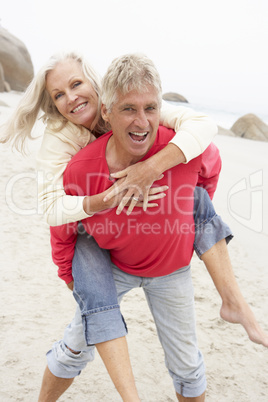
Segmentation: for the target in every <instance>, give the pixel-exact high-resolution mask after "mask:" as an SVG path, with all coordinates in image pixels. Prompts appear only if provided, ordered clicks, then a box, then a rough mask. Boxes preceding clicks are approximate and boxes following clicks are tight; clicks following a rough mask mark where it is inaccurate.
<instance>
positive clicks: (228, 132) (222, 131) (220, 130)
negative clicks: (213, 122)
mask: <svg viewBox="0 0 268 402" xmlns="http://www.w3.org/2000/svg"><path fill="white" fill-rule="evenodd" d="M218 134H219V135H229V137H235V133H234V132H233V131H231V130H228V129H227V128H223V127H221V126H218Z"/></svg>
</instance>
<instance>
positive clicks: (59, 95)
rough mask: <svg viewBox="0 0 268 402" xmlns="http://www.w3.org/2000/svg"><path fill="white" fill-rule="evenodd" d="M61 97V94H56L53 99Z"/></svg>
mask: <svg viewBox="0 0 268 402" xmlns="http://www.w3.org/2000/svg"><path fill="white" fill-rule="evenodd" d="M62 95H63V94H62V93H58V94H56V96H55V99H56V100H58V99H59V98H60V97H61V96H62Z"/></svg>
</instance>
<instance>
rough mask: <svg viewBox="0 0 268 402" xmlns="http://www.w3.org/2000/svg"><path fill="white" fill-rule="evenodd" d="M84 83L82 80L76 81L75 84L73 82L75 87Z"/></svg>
mask: <svg viewBox="0 0 268 402" xmlns="http://www.w3.org/2000/svg"><path fill="white" fill-rule="evenodd" d="M81 84H82V83H81V81H76V82H75V83H74V84H73V87H74V88H75V87H78V86H79V85H81Z"/></svg>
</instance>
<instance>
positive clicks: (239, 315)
mask: <svg viewBox="0 0 268 402" xmlns="http://www.w3.org/2000/svg"><path fill="white" fill-rule="evenodd" d="M220 316H221V318H222V319H223V320H225V321H228V322H231V323H233V324H241V325H242V326H243V327H244V328H245V330H246V332H247V334H248V337H249V339H250V340H251V341H252V342H255V343H258V344H260V345H263V346H265V347H268V333H267V332H265V331H264V330H263V329H262V328H261V327H260V325H259V324H258V322H257V320H256V318H255V315H254V314H253V312H252V310H251V309H250V307H249V305H248V304H247V303H246V302H245V303H244V304H243V306H241V308H239V309H238V308H237V307H234V305H232V304H226V303H225V304H224V303H223V304H222V307H221V310H220Z"/></svg>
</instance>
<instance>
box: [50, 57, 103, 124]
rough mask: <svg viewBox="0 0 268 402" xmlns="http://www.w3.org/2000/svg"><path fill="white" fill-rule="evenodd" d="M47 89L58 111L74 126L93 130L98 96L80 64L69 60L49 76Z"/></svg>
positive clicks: (59, 64) (58, 66)
mask: <svg viewBox="0 0 268 402" xmlns="http://www.w3.org/2000/svg"><path fill="white" fill-rule="evenodd" d="M46 89H47V91H48V93H49V95H50V96H51V98H52V100H53V102H54V104H55V106H56V107H57V109H58V111H59V112H60V113H61V114H62V116H64V117H65V118H66V119H67V120H69V121H71V122H72V123H74V124H81V125H82V126H84V127H86V128H88V129H91V128H92V127H91V126H92V123H93V121H94V119H95V117H96V115H97V111H98V96H97V94H96V92H95V91H94V89H93V87H92V85H91V83H90V82H89V81H88V80H87V79H86V77H85V76H84V74H83V72H82V69H81V65H80V63H79V62H77V61H75V60H72V59H68V60H66V61H64V62H60V63H58V64H57V65H56V66H55V68H54V70H52V71H50V72H49V73H48V74H47V78H46Z"/></svg>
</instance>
